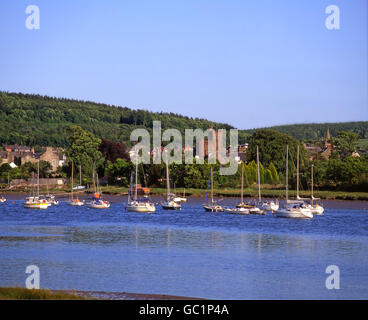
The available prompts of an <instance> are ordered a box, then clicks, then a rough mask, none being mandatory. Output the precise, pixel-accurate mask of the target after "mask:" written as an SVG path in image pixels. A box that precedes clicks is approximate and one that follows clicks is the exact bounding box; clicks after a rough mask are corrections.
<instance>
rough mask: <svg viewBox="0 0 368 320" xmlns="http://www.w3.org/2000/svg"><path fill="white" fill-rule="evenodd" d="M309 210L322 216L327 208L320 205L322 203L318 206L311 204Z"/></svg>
mask: <svg viewBox="0 0 368 320" xmlns="http://www.w3.org/2000/svg"><path fill="white" fill-rule="evenodd" d="M309 210H310V211H311V212H312V213H313V214H314V215H317V216H320V215H322V214H323V213H324V211H325V209H324V208H323V207H322V206H320V205H317V206H310V208H309Z"/></svg>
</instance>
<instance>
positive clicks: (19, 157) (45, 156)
mask: <svg viewBox="0 0 368 320" xmlns="http://www.w3.org/2000/svg"><path fill="white" fill-rule="evenodd" d="M0 160H1V163H2V164H4V163H8V164H12V163H13V164H15V165H16V166H20V165H24V164H25V163H27V162H31V163H37V162H38V161H47V162H48V163H50V166H51V171H52V172H55V171H56V170H57V168H58V167H59V166H60V165H63V164H64V163H65V161H66V157H65V154H64V152H63V151H59V150H58V149H56V148H53V147H46V148H45V151H44V152H43V153H35V151H34V148H30V147H26V146H9V145H7V146H5V147H4V150H0Z"/></svg>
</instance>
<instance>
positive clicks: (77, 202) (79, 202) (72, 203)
mask: <svg viewBox="0 0 368 320" xmlns="http://www.w3.org/2000/svg"><path fill="white" fill-rule="evenodd" d="M73 185H74V162H73V161H72V197H71V199H70V200H69V201H68V202H67V204H68V205H70V206H79V207H80V206H83V205H84V200H79V198H78V197H77V198H74V188H73Z"/></svg>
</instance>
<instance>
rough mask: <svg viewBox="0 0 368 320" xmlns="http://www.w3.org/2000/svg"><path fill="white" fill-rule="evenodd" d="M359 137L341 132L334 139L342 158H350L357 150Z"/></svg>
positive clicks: (348, 132)
mask: <svg viewBox="0 0 368 320" xmlns="http://www.w3.org/2000/svg"><path fill="white" fill-rule="evenodd" d="M358 140H359V135H358V134H356V133H354V132H351V131H340V132H339V133H338V134H337V136H336V137H335V139H334V144H335V147H336V150H337V152H338V153H339V155H340V157H341V158H345V157H347V156H350V155H351V154H352V153H353V152H354V151H356V150H357V146H358Z"/></svg>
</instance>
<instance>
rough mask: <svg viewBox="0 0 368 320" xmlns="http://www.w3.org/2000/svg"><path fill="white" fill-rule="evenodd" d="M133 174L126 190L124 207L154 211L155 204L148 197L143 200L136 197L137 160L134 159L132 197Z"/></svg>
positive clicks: (134, 210) (133, 210)
mask: <svg viewBox="0 0 368 320" xmlns="http://www.w3.org/2000/svg"><path fill="white" fill-rule="evenodd" d="M133 178H134V174H133V176H131V179H130V186H129V191H128V201H127V204H126V205H125V209H126V210H127V211H129V212H147V213H153V212H155V211H156V207H155V204H154V203H152V202H150V201H149V200H148V199H146V198H144V200H143V201H140V200H139V199H138V188H137V186H138V161H137V159H136V165H135V188H134V196H133V197H132V187H133Z"/></svg>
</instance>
